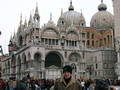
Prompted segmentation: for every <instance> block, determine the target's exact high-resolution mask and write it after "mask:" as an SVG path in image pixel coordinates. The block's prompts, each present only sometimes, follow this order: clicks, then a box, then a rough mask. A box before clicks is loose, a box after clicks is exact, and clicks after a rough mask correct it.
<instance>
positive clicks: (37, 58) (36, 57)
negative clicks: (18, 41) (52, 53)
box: [34, 52, 41, 61]
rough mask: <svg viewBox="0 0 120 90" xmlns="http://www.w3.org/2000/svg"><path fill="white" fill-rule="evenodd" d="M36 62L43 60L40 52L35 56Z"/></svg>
mask: <svg viewBox="0 0 120 90" xmlns="http://www.w3.org/2000/svg"><path fill="white" fill-rule="evenodd" d="M34 60H37V61H40V60H41V54H40V52H36V53H35V54H34Z"/></svg>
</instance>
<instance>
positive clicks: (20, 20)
mask: <svg viewBox="0 0 120 90" xmlns="http://www.w3.org/2000/svg"><path fill="white" fill-rule="evenodd" d="M20 25H22V14H21V15H20Z"/></svg>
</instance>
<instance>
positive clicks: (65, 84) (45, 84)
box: [0, 65, 120, 90]
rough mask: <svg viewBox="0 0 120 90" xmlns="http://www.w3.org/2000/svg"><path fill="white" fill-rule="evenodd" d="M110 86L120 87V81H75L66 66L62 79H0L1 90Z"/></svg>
mask: <svg viewBox="0 0 120 90" xmlns="http://www.w3.org/2000/svg"><path fill="white" fill-rule="evenodd" d="M110 85H117V86H120V80H118V79H95V80H92V79H87V78H80V79H77V80H75V79H74V77H73V76H72V68H71V67H70V66H68V65H67V66H65V67H64V68H63V75H62V76H61V78H59V79H56V80H52V79H35V78H34V77H28V76H26V77H23V78H22V80H17V79H16V78H15V77H11V78H9V80H3V79H0V90H108V87H109V86H110Z"/></svg>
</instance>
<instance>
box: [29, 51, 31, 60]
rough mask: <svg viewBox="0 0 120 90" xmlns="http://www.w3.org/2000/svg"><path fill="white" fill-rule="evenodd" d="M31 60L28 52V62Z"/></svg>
mask: <svg viewBox="0 0 120 90" xmlns="http://www.w3.org/2000/svg"><path fill="white" fill-rule="evenodd" d="M30 60H31V54H30V52H29V53H28V61H30Z"/></svg>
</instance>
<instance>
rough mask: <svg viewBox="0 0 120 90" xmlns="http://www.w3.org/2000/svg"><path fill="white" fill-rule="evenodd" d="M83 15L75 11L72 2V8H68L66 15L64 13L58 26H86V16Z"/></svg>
mask: <svg viewBox="0 0 120 90" xmlns="http://www.w3.org/2000/svg"><path fill="white" fill-rule="evenodd" d="M81 15H82V14H81V13H79V12H77V11H74V7H73V6H72V2H70V6H69V8H68V11H66V12H65V13H62V14H61V16H60V18H59V20H58V25H60V23H62V24H64V25H67V26H70V25H71V24H73V25H81V23H82V25H83V26H85V19H84V16H83V15H82V16H81Z"/></svg>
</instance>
